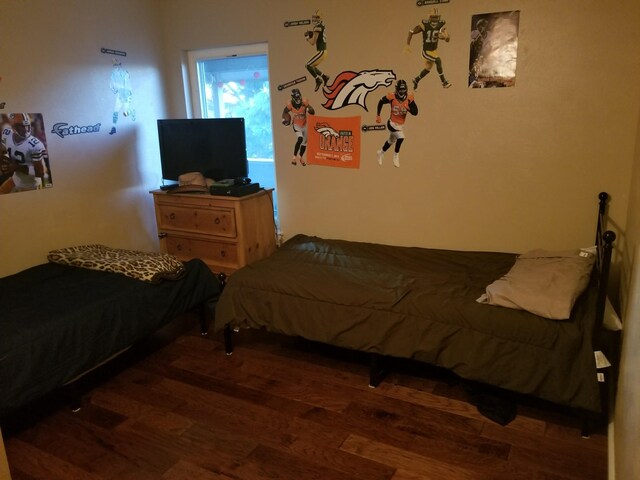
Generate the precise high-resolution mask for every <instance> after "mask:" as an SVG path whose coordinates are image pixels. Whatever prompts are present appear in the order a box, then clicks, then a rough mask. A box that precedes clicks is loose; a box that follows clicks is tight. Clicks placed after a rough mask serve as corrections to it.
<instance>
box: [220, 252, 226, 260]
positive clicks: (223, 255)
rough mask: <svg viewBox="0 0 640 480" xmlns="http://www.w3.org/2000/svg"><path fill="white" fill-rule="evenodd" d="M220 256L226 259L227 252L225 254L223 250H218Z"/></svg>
mask: <svg viewBox="0 0 640 480" xmlns="http://www.w3.org/2000/svg"><path fill="white" fill-rule="evenodd" d="M220 256H221V257H222V258H224V257H226V256H227V252H225V251H224V250H220Z"/></svg>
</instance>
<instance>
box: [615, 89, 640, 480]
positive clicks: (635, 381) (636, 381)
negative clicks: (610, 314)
mask: <svg viewBox="0 0 640 480" xmlns="http://www.w3.org/2000/svg"><path fill="white" fill-rule="evenodd" d="M638 81H640V78H639V79H638ZM634 158H635V162H634V167H633V174H632V176H631V199H630V201H629V213H628V217H627V228H626V231H625V237H626V248H625V249H624V253H623V255H622V257H623V262H622V269H621V272H622V274H621V277H622V278H621V282H620V283H621V286H622V288H621V294H622V295H621V296H622V303H623V311H624V314H623V318H624V331H623V337H622V362H621V366H620V379H619V382H618V397H617V401H616V405H615V424H614V439H615V471H616V478H618V479H626V478H640V456H638V448H639V446H640V408H638V405H640V371H639V370H638V365H640V350H639V348H638V346H639V345H640V121H639V122H638V131H637V135H636V149H635V155H634Z"/></svg>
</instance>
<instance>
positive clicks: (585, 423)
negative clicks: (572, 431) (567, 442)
mask: <svg viewBox="0 0 640 480" xmlns="http://www.w3.org/2000/svg"><path fill="white" fill-rule="evenodd" d="M591 423H592V422H591V418H590V415H589V413H588V412H582V429H581V431H580V436H581V437H582V438H589V437H591Z"/></svg>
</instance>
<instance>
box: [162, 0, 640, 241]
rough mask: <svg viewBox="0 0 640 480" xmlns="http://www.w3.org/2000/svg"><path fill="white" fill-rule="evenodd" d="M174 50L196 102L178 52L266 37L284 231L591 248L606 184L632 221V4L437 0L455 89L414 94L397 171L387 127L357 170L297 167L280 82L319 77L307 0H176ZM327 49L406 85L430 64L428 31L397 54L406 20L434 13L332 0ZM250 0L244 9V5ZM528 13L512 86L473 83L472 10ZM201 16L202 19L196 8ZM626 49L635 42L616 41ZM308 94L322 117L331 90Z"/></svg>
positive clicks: (175, 80) (334, 59)
mask: <svg viewBox="0 0 640 480" xmlns="http://www.w3.org/2000/svg"><path fill="white" fill-rule="evenodd" d="M163 5H164V7H165V8H164V9H163V19H164V38H165V42H166V44H167V46H168V48H167V49H166V52H165V53H166V56H165V60H166V63H167V66H168V68H169V70H168V73H169V77H168V87H169V88H168V92H167V93H168V94H169V96H170V110H171V113H172V114H175V115H182V114H184V112H185V108H186V107H185V106H184V96H183V92H182V77H181V71H180V69H179V68H178V66H179V65H180V60H181V56H180V55H181V53H182V51H184V50H188V49H198V48H206V47H211V46H222V45H232V44H242V43H255V42H261V41H267V42H268V43H269V60H270V72H271V80H272V84H273V85H272V92H273V95H272V102H273V108H272V111H273V112H275V114H276V115H275V118H274V133H275V147H276V155H277V162H278V166H277V177H278V192H279V198H280V200H281V205H280V215H281V220H282V228H283V232H284V235H285V237H290V236H292V235H293V234H295V233H299V232H305V233H310V234H318V235H323V236H329V237H341V238H349V239H357V240H367V241H377V242H386V243H394V244H407V245H416V244H419V245H425V246H435V247H444V248H464V249H490V250H509V251H523V250H526V249H529V248H534V247H548V248H562V247H575V246H576V245H585V244H590V243H592V242H593V238H592V237H593V228H594V209H593V207H594V205H595V201H596V200H595V199H596V196H597V193H598V192H599V191H601V190H606V191H608V192H610V193H611V195H612V197H613V200H612V202H611V213H612V215H613V217H614V219H615V220H616V222H617V223H618V225H620V226H623V225H624V222H625V220H626V208H627V203H628V200H629V180H628V179H629V174H630V171H631V166H632V152H633V147H634V142H635V124H636V122H637V105H638V103H639V100H640V86H639V85H638V84H637V82H636V81H635V79H636V78H637V73H638V64H637V62H634V61H633V58H634V54H635V56H637V52H638V49H639V48H640V47H638V40H640V33H639V32H638V29H637V28H636V25H635V23H634V21H633V19H634V18H636V19H637V17H638V13H637V10H638V6H637V2H636V1H633V0H626V1H623V2H619V3H617V5H616V8H615V9H612V8H609V9H607V15H608V18H607V22H606V23H607V24H609V25H616V28H612V29H607V35H606V41H600V40H597V41H594V37H595V36H599V35H596V34H595V33H594V32H599V31H601V30H602V2H601V1H592V0H590V1H575V2H557V1H552V0H544V1H540V0H536V1H521V2H514V1H475V2H464V1H456V2H450V3H449V4H445V5H442V6H441V10H442V12H443V13H444V16H445V18H446V20H447V22H448V24H449V31H450V33H451V37H452V40H451V42H450V43H449V44H441V48H440V54H441V57H442V58H443V63H444V68H445V72H446V74H447V76H448V78H449V80H450V81H451V82H452V83H453V84H454V86H453V87H452V88H450V89H448V90H444V89H442V88H441V87H440V86H439V82H438V80H437V77H436V75H435V74H434V73H432V74H431V75H430V77H427V78H426V79H425V80H424V81H423V82H422V85H421V87H420V89H419V90H418V91H417V92H416V102H417V104H418V106H419V108H420V113H419V116H418V117H415V118H409V119H408V121H407V124H406V135H407V139H406V141H405V143H404V145H403V147H402V167H401V168H400V169H394V168H393V166H392V165H391V162H390V159H389V158H388V159H387V163H386V164H385V165H383V167H379V166H378V165H377V163H376V154H375V152H376V150H377V149H378V148H380V146H381V144H382V143H383V142H384V140H385V137H386V134H385V133H384V132H370V133H367V134H363V145H362V149H363V157H362V167H361V168H360V169H359V170H345V169H337V168H326V167H308V168H304V169H303V168H294V167H292V166H291V165H290V163H289V159H290V156H291V152H292V145H293V140H292V133H291V131H290V129H286V128H283V127H282V126H280V125H279V123H278V120H279V118H278V113H279V112H280V111H281V110H282V106H283V105H284V104H285V103H286V102H287V101H288V98H289V92H288V90H285V91H282V92H278V91H277V90H275V88H273V87H274V86H275V85H277V84H279V83H283V82H286V81H288V80H291V79H294V78H297V77H300V76H302V75H305V74H306V75H308V73H307V72H306V70H305V69H304V63H305V62H306V60H307V59H308V58H309V57H310V56H311V54H312V49H311V47H310V46H309V45H308V44H307V43H306V42H305V41H304V39H303V37H302V33H303V31H304V28H300V27H298V28H295V27H291V28H284V27H283V22H284V21H285V20H295V19H301V18H308V17H309V16H310V14H311V13H312V12H313V10H314V9H315V8H316V7H317V6H318V5H320V4H319V3H318V2H311V1H299V0H296V1H280V2H278V3H277V5H278V8H273V6H272V5H273V4H272V3H270V2H260V1H253V2H243V3H242V4H241V6H240V4H237V3H234V2H215V1H214V2H201V1H191V0H179V1H178V0H176V1H173V0H165V1H164V2H163ZM321 5H322V11H323V14H324V18H325V23H326V25H327V36H328V45H329V56H328V58H327V60H325V61H324V62H323V64H322V69H323V70H325V71H326V72H327V73H329V74H331V75H335V74H336V73H339V72H341V71H345V70H353V71H360V70H364V69H371V68H385V69H387V68H390V69H392V70H394V72H396V74H397V76H398V77H399V78H406V79H410V78H411V77H412V76H413V75H415V73H417V72H418V71H419V70H420V69H421V68H422V64H421V61H420V59H419V50H420V49H419V47H418V40H419V39H418V38H414V45H413V51H414V54H413V55H412V56H405V55H403V54H402V46H403V44H404V41H405V39H406V36H407V32H408V30H409V28H411V27H413V26H414V25H415V24H416V23H418V22H419V20H420V18H421V15H423V14H424V12H425V10H426V9H425V8H424V7H417V6H416V5H415V2H412V1H406V2H402V7H401V6H400V2H394V7H393V10H392V14H391V11H390V9H391V6H390V3H389V2H387V1H383V0H368V1H348V2H344V1H342V0H326V1H324V2H322V3H321ZM239 8H240V9H241V10H242V13H240V12H239ZM509 9H520V10H521V17H520V38H519V40H520V46H519V49H518V69H517V86H516V87H515V88H509V89H491V90H479V89H468V88H467V87H466V86H465V85H466V83H465V82H466V79H467V68H468V66H467V62H468V55H469V44H468V38H469V29H470V23H471V15H472V14H474V13H484V12H491V11H504V10H509ZM194 10H197V11H199V12H200V15H198V16H197V17H194V15H193V14H192V12H193V11H194ZM623 44H624V45H625V48H624V49H616V48H612V45H623ZM300 87H301V89H302V91H303V94H305V95H306V96H308V97H309V100H310V102H311V104H312V105H314V106H315V107H316V109H317V110H318V111H319V112H320V113H323V114H326V111H325V110H324V109H323V108H322V107H321V106H320V104H321V103H322V102H323V100H324V97H322V96H321V95H320V93H314V92H313V87H312V84H311V82H307V83H303V84H302V85H300ZM383 93H384V92H383V91H382V89H380V90H379V91H376V92H374V93H373V94H371V95H370V96H369V97H368V101H367V106H368V109H369V111H368V112H366V111H364V109H362V108H359V107H355V106H352V107H347V108H344V109H342V110H339V111H338V112H332V113H331V114H329V115H361V116H362V120H363V122H364V123H373V122H374V117H375V108H376V104H377V101H378V99H379V97H380V96H381V95H382V94H383Z"/></svg>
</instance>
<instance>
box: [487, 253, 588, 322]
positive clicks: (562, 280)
mask: <svg viewBox="0 0 640 480" xmlns="http://www.w3.org/2000/svg"><path fill="white" fill-rule="evenodd" d="M594 261H595V255H593V253H590V252H589V251H586V249H583V250H578V249H576V250H569V251H560V252H551V251H547V250H542V249H538V250H532V251H530V252H527V253H523V254H522V255H520V256H519V257H518V258H517V259H516V263H515V264H514V265H513V267H511V270H509V272H508V273H507V274H506V275H504V276H503V277H502V278H499V279H498V280H496V281H495V282H493V283H492V284H491V285H489V286H487V288H486V290H485V293H484V294H483V295H482V296H481V297H480V298H478V299H477V301H478V302H480V303H487V304H489V305H499V306H502V307H507V308H514V309H519V310H527V311H529V312H531V313H534V314H536V315H539V316H541V317H545V318H550V319H553V320H566V319H568V318H569V317H570V316H571V309H572V308H573V305H574V303H575V302H576V300H577V298H578V297H579V296H580V294H581V293H582V292H583V291H584V290H585V289H586V288H587V285H588V284H589V278H590V276H591V270H592V268H593V264H594Z"/></svg>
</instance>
